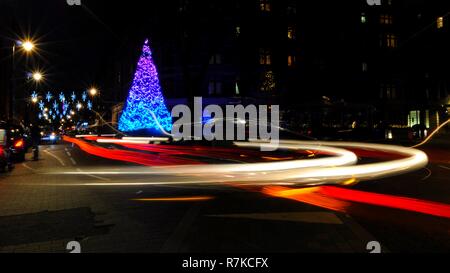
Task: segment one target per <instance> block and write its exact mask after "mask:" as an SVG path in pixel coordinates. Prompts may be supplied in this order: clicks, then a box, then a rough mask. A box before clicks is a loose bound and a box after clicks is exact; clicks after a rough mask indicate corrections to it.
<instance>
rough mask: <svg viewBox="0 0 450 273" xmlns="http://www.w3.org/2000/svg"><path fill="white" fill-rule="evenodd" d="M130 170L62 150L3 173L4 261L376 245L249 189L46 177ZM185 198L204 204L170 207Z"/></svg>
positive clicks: (328, 214)
mask: <svg viewBox="0 0 450 273" xmlns="http://www.w3.org/2000/svg"><path fill="white" fill-rule="evenodd" d="M30 157H31V155H28V156H27V158H30ZM124 164H127V165H133V164H130V163H123V162H117V161H111V160H107V159H103V158H99V157H94V156H91V155H88V154H86V153H84V152H82V151H81V150H79V149H78V148H77V147H76V146H72V145H70V144H60V145H53V146H43V147H41V159H40V160H39V161H30V160H28V161H26V162H24V163H20V164H17V165H16V168H15V169H14V171H13V172H11V173H8V174H1V175H0V234H1V236H0V252H25V253H28V252H52V253H66V252H69V250H67V249H66V246H67V243H68V242H70V241H78V242H80V244H81V251H82V252H86V253H89V252H119V253H133V252H149V253H179V252H195V253H250V252H251V253H261V252H262V253H280V252H281V253H297V252H303V253H330V252H331V253H354V252H361V253H366V252H368V251H367V250H366V245H367V243H368V242H370V241H377V238H375V237H374V236H373V235H372V234H371V232H369V231H368V229H366V228H364V227H363V226H362V225H360V224H359V223H358V222H357V221H356V220H355V218H353V217H352V216H350V215H349V214H347V213H339V212H335V211H330V210H326V209H323V208H319V207H316V206H312V205H308V204H305V203H300V202H296V201H292V200H287V199H280V198H274V197H269V196H266V195H264V194H262V193H259V192H255V191H249V190H246V189H242V188H235V187H228V186H195V185H190V186H180V185H151V186H148V185H147V186H117V187H101V186H98V187H96V186H84V185H80V184H82V183H84V182H93V181H95V182H98V183H102V182H106V181H111V179H113V178H108V177H102V176H100V175H99V176H97V175H76V176H67V175H65V176H64V175H54V174H49V172H54V171H62V170H64V171H82V170H83V169H84V168H91V169H92V168H95V167H103V166H108V167H114V166H123V165H124ZM120 179H123V180H124V181H125V182H130V180H133V179H135V178H120ZM139 179H143V178H139ZM146 179H150V178H146ZM114 182H117V181H114ZM131 182H132V181H131ZM186 196H200V197H207V198H203V199H202V198H199V199H198V200H188V201H186V200H185V201H176V200H177V199H171V198H174V197H186ZM149 198H159V199H149ZM164 198H165V199H164ZM167 198H169V199H167ZM145 200H147V201H145ZM181 200H182V199H181ZM383 251H388V247H387V246H383Z"/></svg>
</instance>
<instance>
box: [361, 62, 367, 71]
mask: <svg viewBox="0 0 450 273" xmlns="http://www.w3.org/2000/svg"><path fill="white" fill-rule="evenodd" d="M362 71H363V72H367V63H366V62H363V63H362Z"/></svg>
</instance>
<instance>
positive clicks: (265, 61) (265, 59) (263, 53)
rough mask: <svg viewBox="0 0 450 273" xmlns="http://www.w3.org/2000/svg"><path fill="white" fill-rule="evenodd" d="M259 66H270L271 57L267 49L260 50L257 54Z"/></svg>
mask: <svg viewBox="0 0 450 273" xmlns="http://www.w3.org/2000/svg"><path fill="white" fill-rule="evenodd" d="M259 64H262V65H270V64H272V56H271V54H270V51H269V50H268V49H264V48H262V49H260V52H259Z"/></svg>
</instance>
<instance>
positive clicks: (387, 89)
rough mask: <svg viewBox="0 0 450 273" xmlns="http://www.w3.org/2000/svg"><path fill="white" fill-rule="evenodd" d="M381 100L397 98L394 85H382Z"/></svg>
mask: <svg viewBox="0 0 450 273" xmlns="http://www.w3.org/2000/svg"><path fill="white" fill-rule="evenodd" d="M380 98H381V99H383V98H386V99H389V100H393V99H396V98H397V89H396V87H395V85H394V84H381V85H380Z"/></svg>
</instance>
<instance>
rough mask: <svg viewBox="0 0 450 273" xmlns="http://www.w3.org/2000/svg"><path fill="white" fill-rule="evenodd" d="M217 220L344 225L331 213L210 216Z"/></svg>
mask: <svg viewBox="0 0 450 273" xmlns="http://www.w3.org/2000/svg"><path fill="white" fill-rule="evenodd" d="M208 217H216V218H236V219H239V218H240V219H251V220H269V221H286V222H304V223H313V224H330V225H342V224H343V223H342V221H341V219H339V218H338V217H337V216H336V214H334V213H331V212H277V213H244V214H221V215H208Z"/></svg>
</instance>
